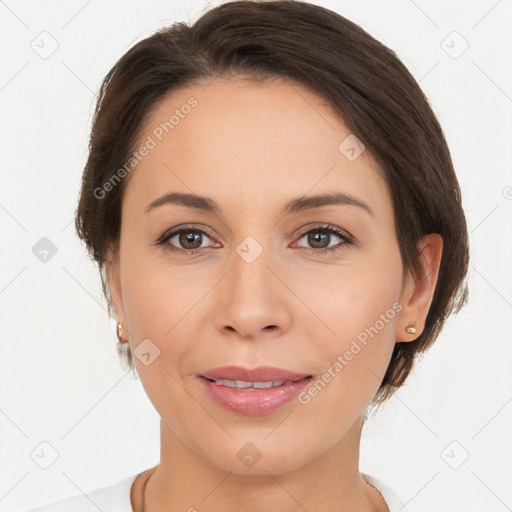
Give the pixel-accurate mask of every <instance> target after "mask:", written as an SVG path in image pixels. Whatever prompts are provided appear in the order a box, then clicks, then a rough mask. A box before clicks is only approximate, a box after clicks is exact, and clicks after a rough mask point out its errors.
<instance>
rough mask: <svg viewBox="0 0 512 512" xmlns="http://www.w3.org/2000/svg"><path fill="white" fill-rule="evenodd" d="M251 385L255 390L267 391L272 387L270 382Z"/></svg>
mask: <svg viewBox="0 0 512 512" xmlns="http://www.w3.org/2000/svg"><path fill="white" fill-rule="evenodd" d="M252 385H253V387H255V388H257V389H267V388H271V387H272V381H271V380H269V381H268V382H253V383H252Z"/></svg>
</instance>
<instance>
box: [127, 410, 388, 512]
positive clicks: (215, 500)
mask: <svg viewBox="0 0 512 512" xmlns="http://www.w3.org/2000/svg"><path fill="white" fill-rule="evenodd" d="M361 427H362V422H361V418H358V420H357V421H356V422H355V423H354V425H352V427H351V428H350V430H349V431H348V432H347V433H346V435H345V436H344V437H343V438H342V439H341V440H340V441H339V442H338V443H337V444H336V445H335V446H333V447H332V448H331V449H330V450H329V451H328V452H326V453H324V454H322V455H320V456H319V457H317V458H316V459H314V460H312V461H310V462H309V463H307V464H306V465H303V466H301V467H300V468H297V469H294V470H291V471H288V472H281V473H279V474H272V473H270V472H265V474H254V475H247V474H237V473H233V472H231V471H226V470H223V469H221V468H218V467H217V466H215V465H214V464H212V463H210V462H209V461H207V460H205V459H204V458H203V457H201V456H200V455H199V454H197V452H195V451H194V450H192V449H191V448H189V447H188V446H187V445H185V444H184V443H183V442H182V441H181V440H180V439H179V438H178V437H177V436H176V434H175V433H174V432H173V431H172V430H171V429H170V428H169V427H168V426H167V424H166V423H165V422H164V421H163V420H161V421H160V433H161V452H160V459H161V460H160V463H159V464H158V465H157V466H156V468H155V470H154V471H153V472H152V474H150V476H151V478H149V480H147V485H146V489H145V496H146V498H145V509H146V511H148V512H149V511H151V512H160V511H162V512H163V511H164V510H165V511H166V512H167V511H169V510H187V511H188V510H190V511H196V510H208V511H209V512H235V511H239V510H244V511H245V512H264V511H268V510H280V511H283V512H299V511H300V512H303V511H304V510H308V511H309V512H315V511H322V512H339V511H340V510H358V511H360V512H381V511H382V512H387V511H388V508H387V506H386V504H385V502H384V500H383V498H382V496H381V495H380V494H379V493H378V492H377V491H376V490H375V489H373V488H372V487H370V486H369V485H368V484H367V483H365V482H364V481H363V480H362V479H361V476H360V474H359V445H360V438H361ZM135 510H137V509H135Z"/></svg>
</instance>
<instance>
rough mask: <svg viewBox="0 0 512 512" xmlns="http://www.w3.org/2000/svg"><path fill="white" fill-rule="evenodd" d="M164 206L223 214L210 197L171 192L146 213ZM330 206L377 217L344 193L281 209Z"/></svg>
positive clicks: (294, 210) (299, 200) (293, 202)
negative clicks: (346, 208)
mask: <svg viewBox="0 0 512 512" xmlns="http://www.w3.org/2000/svg"><path fill="white" fill-rule="evenodd" d="M164 204H178V205H181V206H186V207H188V208H194V209H196V210H202V211H206V212H212V213H215V214H216V215H219V214H220V212H221V208H220V206H219V205H218V204H217V203H216V202H215V201H214V200H213V199H210V198H208V197H203V196H199V195H196V194H186V193H182V192H171V193H169V194H165V195H163V196H161V197H158V198H157V199H155V200H154V201H152V202H151V203H149V204H148V206H147V207H146V209H145V210H144V213H148V212H150V211H151V210H154V209H155V208H158V207H159V206H162V205H164ZM330 205H349V206H357V207H359V208H361V209H362V210H364V211H366V212H367V213H368V214H370V215H372V216H375V214H374V212H373V210H372V209H371V208H370V207H369V206H368V205H367V204H366V203H364V202H363V201H361V200H360V199H358V198H357V197H354V196H352V195H350V194H345V193H342V192H333V193H327V194H319V195H315V196H309V197H304V196H303V197H297V198H294V199H291V200H290V201H288V202H287V203H286V204H285V205H284V207H283V208H282V209H281V215H282V216H285V215H290V214H292V213H297V212H301V211H304V210H311V209H313V208H320V207H322V206H330Z"/></svg>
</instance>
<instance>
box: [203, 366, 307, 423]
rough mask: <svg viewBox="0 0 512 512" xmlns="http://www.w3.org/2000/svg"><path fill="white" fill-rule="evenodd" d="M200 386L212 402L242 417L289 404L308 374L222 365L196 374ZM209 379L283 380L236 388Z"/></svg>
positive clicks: (304, 383)
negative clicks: (276, 383)
mask: <svg viewBox="0 0 512 512" xmlns="http://www.w3.org/2000/svg"><path fill="white" fill-rule="evenodd" d="M197 376H198V377H199V381H200V382H201V385H202V386H203V387H204V388H205V389H206V391H207V392H208V394H209V395H210V397H211V398H213V399H214V401H215V402H216V403H217V404H218V405H220V406H222V407H224V408H226V409H228V410H230V411H232V412H236V413H239V414H245V415H246V416H261V415H263V414H269V413H271V412H274V411H277V410H278V409H281V408H282V407H284V406H285V405H287V404H289V403H290V402H291V401H292V400H293V399H294V398H295V397H296V396H297V395H298V394H299V393H300V392H301V391H302V390H303V389H304V388H305V387H306V386H307V385H308V384H309V382H310V380H311V378H312V375H310V374H309V375H308V374H305V373H296V372H291V371H288V370H283V369H281V368H274V367H269V366H262V367H259V368H253V369H252V370H250V369H247V368H242V367H238V366H223V367H221V368H214V369H212V370H208V371H205V372H202V373H201V374H198V375H197ZM209 379H214V380H217V379H229V380H245V381H250V382H265V381H270V380H277V381H285V382H284V383H283V385H281V386H276V387H272V388H264V389H255V388H250V389H236V388H230V387H227V386H222V385H219V384H216V383H215V382H213V381H212V380H209Z"/></svg>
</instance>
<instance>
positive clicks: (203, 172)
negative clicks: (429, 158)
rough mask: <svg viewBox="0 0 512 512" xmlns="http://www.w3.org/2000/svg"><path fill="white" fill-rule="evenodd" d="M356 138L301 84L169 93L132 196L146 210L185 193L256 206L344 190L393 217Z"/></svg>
mask: <svg viewBox="0 0 512 512" xmlns="http://www.w3.org/2000/svg"><path fill="white" fill-rule="evenodd" d="M353 137H354V136H353V135H352V134H351V132H350V130H349V129H348V128H347V127H346V126H345V125H344V124H343V121H342V120H341V119H340V118H339V117H338V116H337V115H336V114H335V113H334V112H333V111H332V109H331V108H330V107H329V106H328V105H327V103H326V101H325V100H324V99H323V98H321V97H319V96H317V95H315V94H314V93H312V92H310V91H308V90H306V89H304V88H302V87H300V86H299V85H296V84H291V83H289V82H284V81H280V80H277V81H272V82H268V83H264V84H262V83H256V84H255V83H250V82H248V81H242V80H237V79H233V80H230V79H215V80H213V81H210V82H204V83H200V84H196V85H192V86H188V87H186V88H183V89H180V90H177V91H173V92H172V93H170V94H168V95H167V96H166V97H165V98H164V99H163V100H161V101H160V102H159V103H158V104H157V105H156V107H155V108H154V109H153V110H152V112H151V114H150V115H149V116H148V117H147V119H146V120H145V122H144V124H143V126H142V128H141V133H140V137H139V144H138V146H137V147H141V146H143V145H147V146H148V147H151V149H150V150H149V151H146V152H145V153H146V155H145V156H144V157H142V158H140V160H139V162H138V163H137V165H136V166H135V169H134V171H133V173H134V175H133V176H131V178H130V182H129V186H128V187H127V191H126V195H125V198H126V201H132V200H133V201H136V202H137V203H139V205H138V206H139V207H141V206H142V204H143V205H144V207H145V206H146V205H147V204H148V203H149V202H150V201H151V200H153V199H155V197H157V196H159V195H162V194H163V193H166V192H170V191H176V190H178V191H183V192H189V193H190V192H192V193H196V194H200V195H205V196H209V197H212V196H214V197H215V198H216V200H217V202H219V203H221V206H222V203H226V204H227V203H231V205H232V206H233V207H236V208H239V209H240V208H242V207H243V206H244V205H245V204H247V201H253V202H254V201H257V202H258V203H262V202H263V201H264V200H265V199H268V200H270V199H271V198H275V199H276V200H278V201H279V202H281V203H282V202H284V201H285V200H286V199H287V198H289V197H292V196H293V197H295V196H298V195H305V194H308V193H311V194H313V193H320V192H325V191H330V192H333V191H344V192H347V193H351V194H354V195H358V196H359V197H361V198H364V200H365V202H368V203H372V205H373V206H372V208H373V209H374V210H376V211H377V213H381V214H382V213H385V211H386V210H388V213H389V208H390V198H389V195H388V192H387V187H386V185H385V184H384V182H383V181H382V179H381V178H380V176H379V175H378V173H377V171H376V169H377V164H376V163H375V162H374V160H373V159H372V158H371V155H369V153H368V152H367V151H363V152H362V153H361V154H360V156H359V157H358V158H356V159H355V160H354V159H353V158H348V157H350V156H351V155H353V154H354V152H352V153H347V152H346V150H347V147H348V146H354V139H353ZM356 144H357V143H356ZM354 147H355V150H356V151H357V152H359V151H360V150H361V147H360V146H359V147H358V146H357V145H356V146H354ZM349 149H350V148H349ZM356 154H357V153H356ZM235 199H237V201H234V200H235ZM279 206H280V205H279ZM379 210H380V211H379Z"/></svg>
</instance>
